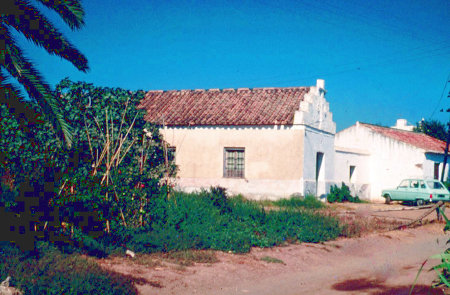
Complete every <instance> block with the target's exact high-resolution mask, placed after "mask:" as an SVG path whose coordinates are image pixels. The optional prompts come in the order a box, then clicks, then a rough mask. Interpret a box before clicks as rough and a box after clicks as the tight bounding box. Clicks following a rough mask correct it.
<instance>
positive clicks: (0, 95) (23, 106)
mask: <svg viewBox="0 0 450 295" xmlns="http://www.w3.org/2000/svg"><path fill="white" fill-rule="evenodd" d="M0 104H5V105H6V106H7V107H8V109H9V110H11V113H12V114H13V116H14V117H16V119H17V121H18V122H19V123H20V125H21V128H22V129H23V130H24V131H25V132H26V133H30V130H29V127H28V125H30V126H33V125H37V124H43V123H44V120H43V117H42V115H41V114H39V113H38V112H36V111H35V110H34V109H32V108H30V107H29V105H28V103H27V102H26V101H25V98H24V97H23V96H22V95H21V94H20V90H19V89H18V88H17V87H15V86H14V85H13V84H11V83H7V82H6V77H5V76H4V75H3V73H2V72H1V71H0Z"/></svg>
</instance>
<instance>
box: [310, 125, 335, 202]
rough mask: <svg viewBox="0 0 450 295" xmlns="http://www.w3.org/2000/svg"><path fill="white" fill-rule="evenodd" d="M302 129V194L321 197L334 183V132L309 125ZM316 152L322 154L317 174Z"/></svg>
mask: <svg viewBox="0 0 450 295" xmlns="http://www.w3.org/2000/svg"><path fill="white" fill-rule="evenodd" d="M304 130H305V136H304V154H303V156H304V160H303V165H304V172H303V179H302V181H303V186H304V187H303V194H304V195H306V194H313V195H317V196H322V197H323V195H324V194H327V193H329V192H330V187H331V185H333V184H334V156H335V155H334V134H332V133H328V132H325V131H322V130H318V129H315V128H312V127H309V126H305V127H304ZM317 153H322V154H323V159H322V163H321V167H320V169H319V174H318V175H316V174H317V171H316V165H317ZM316 178H317V179H318V181H317V185H316Z"/></svg>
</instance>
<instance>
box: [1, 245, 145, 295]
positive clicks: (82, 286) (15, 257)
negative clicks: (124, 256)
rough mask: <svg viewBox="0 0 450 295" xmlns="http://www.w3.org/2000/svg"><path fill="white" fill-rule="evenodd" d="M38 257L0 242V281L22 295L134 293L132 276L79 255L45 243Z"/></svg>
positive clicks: (39, 249) (38, 248)
mask: <svg viewBox="0 0 450 295" xmlns="http://www.w3.org/2000/svg"><path fill="white" fill-rule="evenodd" d="M37 251H38V253H39V254H38V256H39V258H36V257H35V256H34V255H33V256H31V255H29V253H26V252H22V251H21V250H20V249H19V248H17V247H15V246H13V245H11V244H9V243H3V244H1V245H0V281H3V280H4V279H6V277H7V276H11V285H13V286H15V287H16V288H18V289H19V290H21V291H22V292H23V293H24V294H99V295H100V294H117V295H119V294H137V289H136V287H135V286H133V279H132V278H130V277H124V276H121V275H119V274H117V273H112V272H108V271H106V270H103V269H101V268H100V267H99V266H98V265H97V264H96V263H95V262H93V261H89V260H87V259H86V258H83V257H80V256H79V255H66V254H62V253H61V252H59V250H58V249H56V248H55V247H52V246H49V244H48V243H39V244H38V247H37Z"/></svg>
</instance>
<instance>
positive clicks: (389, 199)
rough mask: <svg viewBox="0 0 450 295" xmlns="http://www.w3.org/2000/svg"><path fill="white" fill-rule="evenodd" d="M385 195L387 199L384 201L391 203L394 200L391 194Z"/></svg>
mask: <svg viewBox="0 0 450 295" xmlns="http://www.w3.org/2000/svg"><path fill="white" fill-rule="evenodd" d="M384 197H385V199H386V200H385V201H384V202H385V203H386V204H390V203H391V201H392V200H391V196H389V195H385V196H384Z"/></svg>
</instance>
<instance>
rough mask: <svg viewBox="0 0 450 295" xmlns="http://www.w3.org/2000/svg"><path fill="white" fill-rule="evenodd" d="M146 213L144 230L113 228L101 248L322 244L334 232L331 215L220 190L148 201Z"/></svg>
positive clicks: (246, 248) (153, 249) (158, 249)
mask: <svg viewBox="0 0 450 295" xmlns="http://www.w3.org/2000/svg"><path fill="white" fill-rule="evenodd" d="M151 206H152V210H151V212H152V216H151V219H150V220H149V221H148V223H147V226H146V227H144V228H138V229H130V228H124V227H122V226H119V227H117V228H116V230H114V231H112V232H111V234H110V235H108V236H105V237H103V238H102V239H100V240H99V242H100V243H101V244H102V245H103V246H104V248H105V249H106V251H109V252H110V251H114V250H117V249H125V248H129V249H131V250H133V251H135V252H143V253H151V252H161V251H162V252H169V251H179V250H186V249H215V250H222V251H233V252H238V253H242V252H248V251H249V250H250V248H251V247H253V246H256V247H271V246H275V245H280V244H284V243H286V242H297V241H298V242H314V243H317V242H322V241H326V240H330V239H334V238H336V237H338V236H339V234H340V232H341V227H340V226H339V223H338V221H337V219H335V218H333V217H328V216H322V215H320V214H318V213H315V212H311V211H307V210H293V209H286V210H276V211H269V212H265V211H264V209H263V207H262V205H260V204H258V203H256V202H252V201H248V200H244V199H242V198H239V197H235V198H227V197H226V194H225V191H224V190H217V189H214V188H213V189H212V191H202V192H200V193H191V194H188V193H181V192H176V193H174V194H173V195H172V197H171V198H170V199H165V198H163V197H160V198H155V199H152V205H151Z"/></svg>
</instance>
